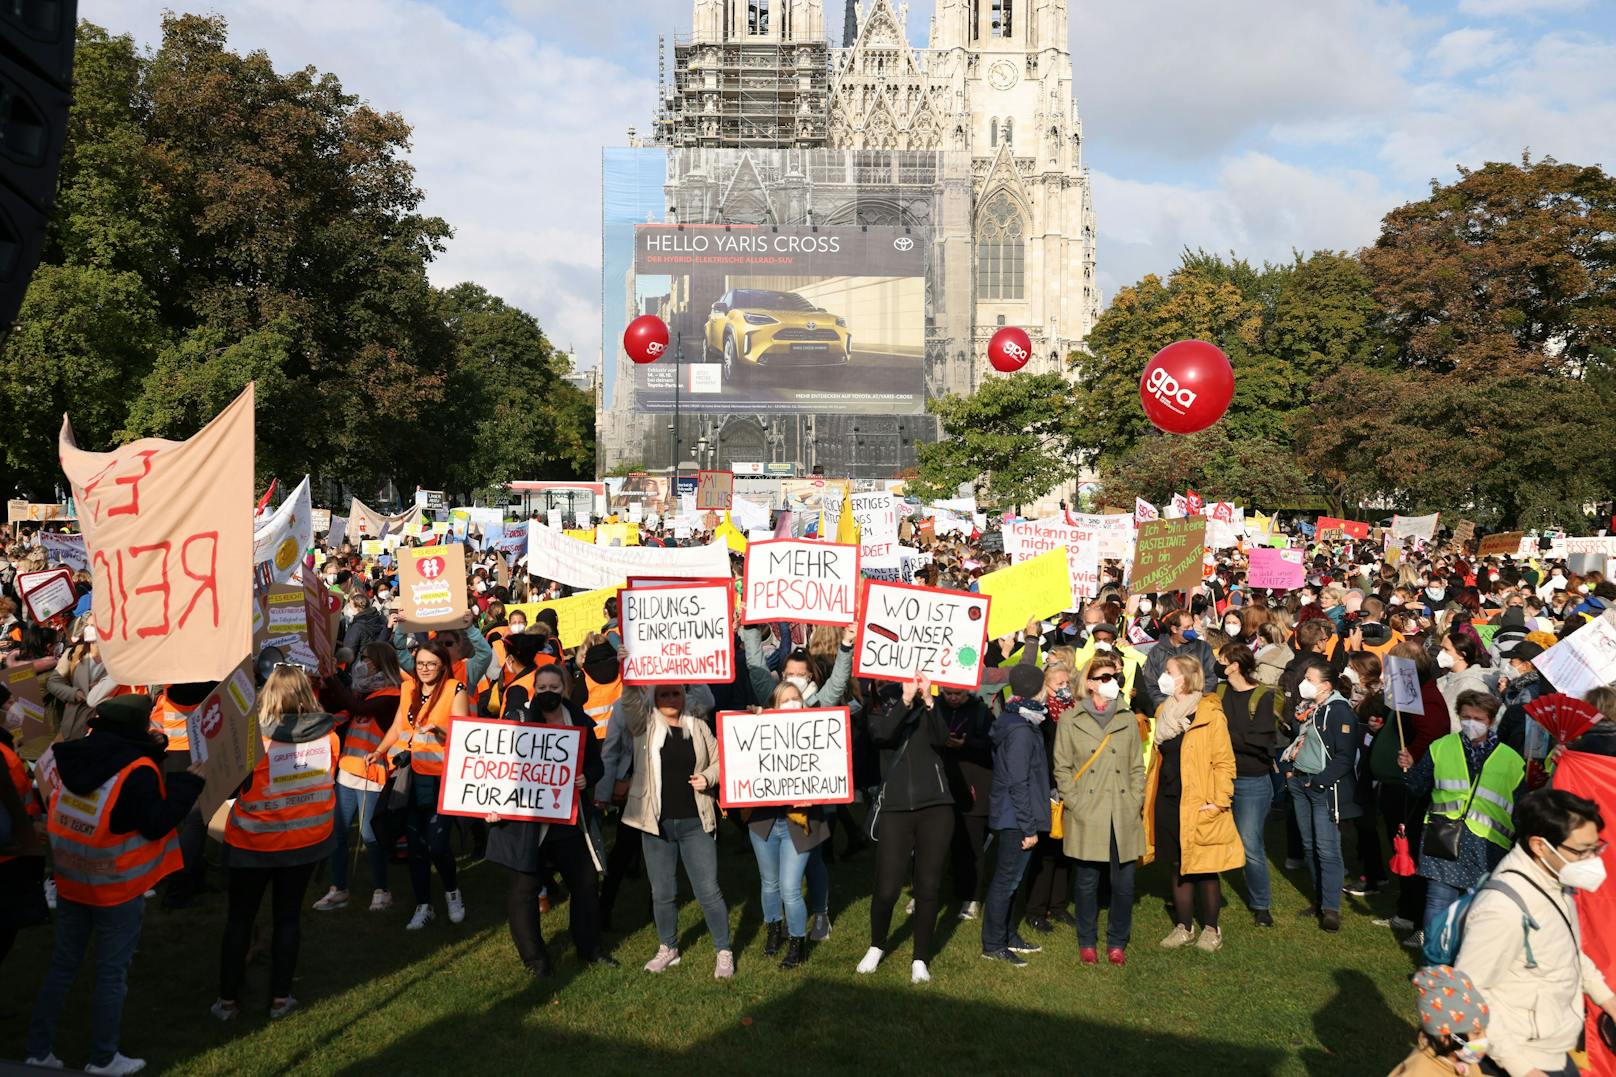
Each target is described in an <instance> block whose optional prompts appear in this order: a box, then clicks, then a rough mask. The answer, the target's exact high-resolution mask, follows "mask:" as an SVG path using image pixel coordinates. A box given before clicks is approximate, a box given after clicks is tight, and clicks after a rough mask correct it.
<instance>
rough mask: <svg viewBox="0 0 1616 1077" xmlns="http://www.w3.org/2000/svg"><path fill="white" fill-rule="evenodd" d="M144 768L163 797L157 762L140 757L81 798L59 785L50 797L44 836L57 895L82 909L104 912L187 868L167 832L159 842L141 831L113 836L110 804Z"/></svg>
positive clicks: (177, 844)
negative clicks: (89, 906)
mask: <svg viewBox="0 0 1616 1077" xmlns="http://www.w3.org/2000/svg"><path fill="white" fill-rule="evenodd" d="M142 767H150V768H151V770H152V773H153V774H156V775H157V792H158V795H159V796H167V783H165V782H164V781H163V772H162V771H161V770H159V769H158V767H157V764H156V763H154V762H152V761H151V759H149V758H147V757H146V756H141V757H140V758H139V759H136V760H135V761H134V762H133V763H130V764H129V765H128V766H126V767H124V768H123V769H122V770H120V771H118V773H116V774H114V775H113V776H112V777H110V778H108V779H107V780H106V781H104V782H102V783H101V784H100V786H98V787H97V788H96V789H95V790H94V791H93V792H90V793H86V794H83V795H80V794H78V793H74V792H71V791H69V790H68V788H67V787H66V786H64V785H58V786H57V787H56V792H55V793H53V794H52V795H51V803H50V815H49V816H48V817H47V818H46V821H45V832H46V834H47V835H48V837H49V839H50V847H51V866H52V871H53V873H54V875H55V878H56V893H57V894H58V895H59V896H61V897H64V898H66V899H67V900H68V901H76V902H78V903H79V904H80V905H94V906H96V907H98V908H108V907H110V906H113V905H122V904H123V903H124V902H126V901H132V900H134V899H135V898H137V897H140V896H141V895H142V894H144V893H145V892H146V891H148V890H150V889H152V888H153V887H155V886H156V885H157V884H158V883H160V882H162V881H163V879H165V878H167V877H168V876H170V875H172V874H174V873H175V872H176V871H179V870H180V869H182V868H183V867H184V866H185V860H184V858H183V857H182V856H181V855H180V839H179V834H178V833H177V832H176V831H173V830H170V831H169V832H168V834H167V835H166V836H164V837H163V839H162V840H161V841H151V840H149V839H147V838H145V837H142V836H141V834H140V832H139V831H133V832H131V833H127V834H114V833H113V832H112V806H113V805H114V804H116V803H117V802H118V794H119V793H121V792H123V784H124V782H126V781H128V780H129V776H130V775H131V774H133V773H134V772H135V771H137V770H139V769H141V768H142Z"/></svg>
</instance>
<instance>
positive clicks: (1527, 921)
mask: <svg viewBox="0 0 1616 1077" xmlns="http://www.w3.org/2000/svg"><path fill="white" fill-rule="evenodd" d="M1501 874H1508V875H1520V874H1521V873H1520V872H1518V871H1514V870H1510V871H1506V872H1502V873H1501ZM1521 878H1523V879H1525V878H1526V876H1524V875H1521ZM1526 881H1527V882H1528V883H1531V882H1532V880H1530V879H1526ZM1534 885H1535V884H1534ZM1483 890H1496V891H1498V892H1499V893H1501V894H1503V895H1504V896H1505V897H1507V898H1509V900H1511V901H1513V902H1514V903H1515V907H1516V908H1518V909H1520V910H1521V945H1522V946H1524V947H1525V948H1526V967H1527V968H1529V969H1535V968H1537V960H1536V958H1534V957H1533V956H1532V932H1534V931H1541V930H1542V925H1541V924H1539V923H1538V922H1537V920H1536V919H1534V918H1533V916H1532V914H1531V913H1530V912H1528V911H1527V909H1526V901H1525V900H1524V899H1523V898H1522V897H1521V895H1520V894H1519V893H1517V892H1516V891H1515V889H1514V888H1513V887H1511V886H1510V885H1509V884H1508V883H1506V882H1504V881H1503V880H1502V879H1495V878H1492V877H1490V876H1487V875H1483V876H1482V877H1481V879H1480V880H1479V881H1477V883H1476V885H1475V886H1473V887H1471V888H1470V889H1469V890H1468V891H1467V892H1466V893H1465V894H1464V896H1462V897H1460V898H1459V900H1457V901H1455V902H1454V903H1453V904H1452V905H1449V906H1448V907H1447V908H1446V909H1445V910H1443V911H1442V912H1439V913H1437V914H1436V915H1435V916H1433V917H1431V919H1430V920H1429V921H1428V922H1427V923H1426V925H1425V945H1424V946H1423V947H1421V949H1420V956H1421V959H1422V960H1423V962H1424V963H1425V964H1427V965H1451V964H1453V963H1454V962H1455V961H1456V960H1457V959H1458V957H1459V947H1460V946H1461V945H1462V944H1463V942H1464V925H1465V920H1466V919H1467V918H1468V917H1469V915H1470V907H1471V906H1472V905H1474V904H1475V901H1476V895H1477V894H1480V893H1481V892H1482V891H1483ZM1551 904H1552V902H1551ZM1557 911H1558V910H1557ZM1560 915H1561V919H1565V914H1564V913H1561V914H1560ZM1565 925H1566V930H1567V931H1571V921H1570V920H1566V921H1565ZM1571 934H1572V938H1573V939H1575V938H1576V932H1574V931H1572V932H1571Z"/></svg>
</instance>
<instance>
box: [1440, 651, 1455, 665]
mask: <svg viewBox="0 0 1616 1077" xmlns="http://www.w3.org/2000/svg"><path fill="white" fill-rule="evenodd" d="M1436 664H1437V665H1439V666H1441V667H1442V668H1443V669H1452V668H1453V655H1451V654H1449V653H1448V652H1447V651H1438V652H1437V655H1436Z"/></svg>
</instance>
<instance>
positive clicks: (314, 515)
mask: <svg viewBox="0 0 1616 1077" xmlns="http://www.w3.org/2000/svg"><path fill="white" fill-rule="evenodd" d="M309 520H310V522H311V525H312V526H313V528H314V533H315V534H316V535H327V534H330V532H331V510H330V509H310V510H309Z"/></svg>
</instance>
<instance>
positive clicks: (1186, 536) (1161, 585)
mask: <svg viewBox="0 0 1616 1077" xmlns="http://www.w3.org/2000/svg"><path fill="white" fill-rule="evenodd" d="M1205 549H1206V520H1205V518H1204V517H1201V516H1184V517H1181V518H1179V519H1176V520H1146V521H1145V522H1144V523H1142V524H1140V525H1139V541H1138V544H1137V545H1136V546H1135V547H1134V555H1133V572H1132V574H1131V575H1130V582H1129V584H1128V587H1129V589H1130V590H1132V591H1134V592H1136V593H1144V594H1148V593H1154V592H1162V591H1190V590H1193V589H1195V588H1196V587H1199V586H1200V585H1201V558H1202V556H1203V555H1204V553H1205Z"/></svg>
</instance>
